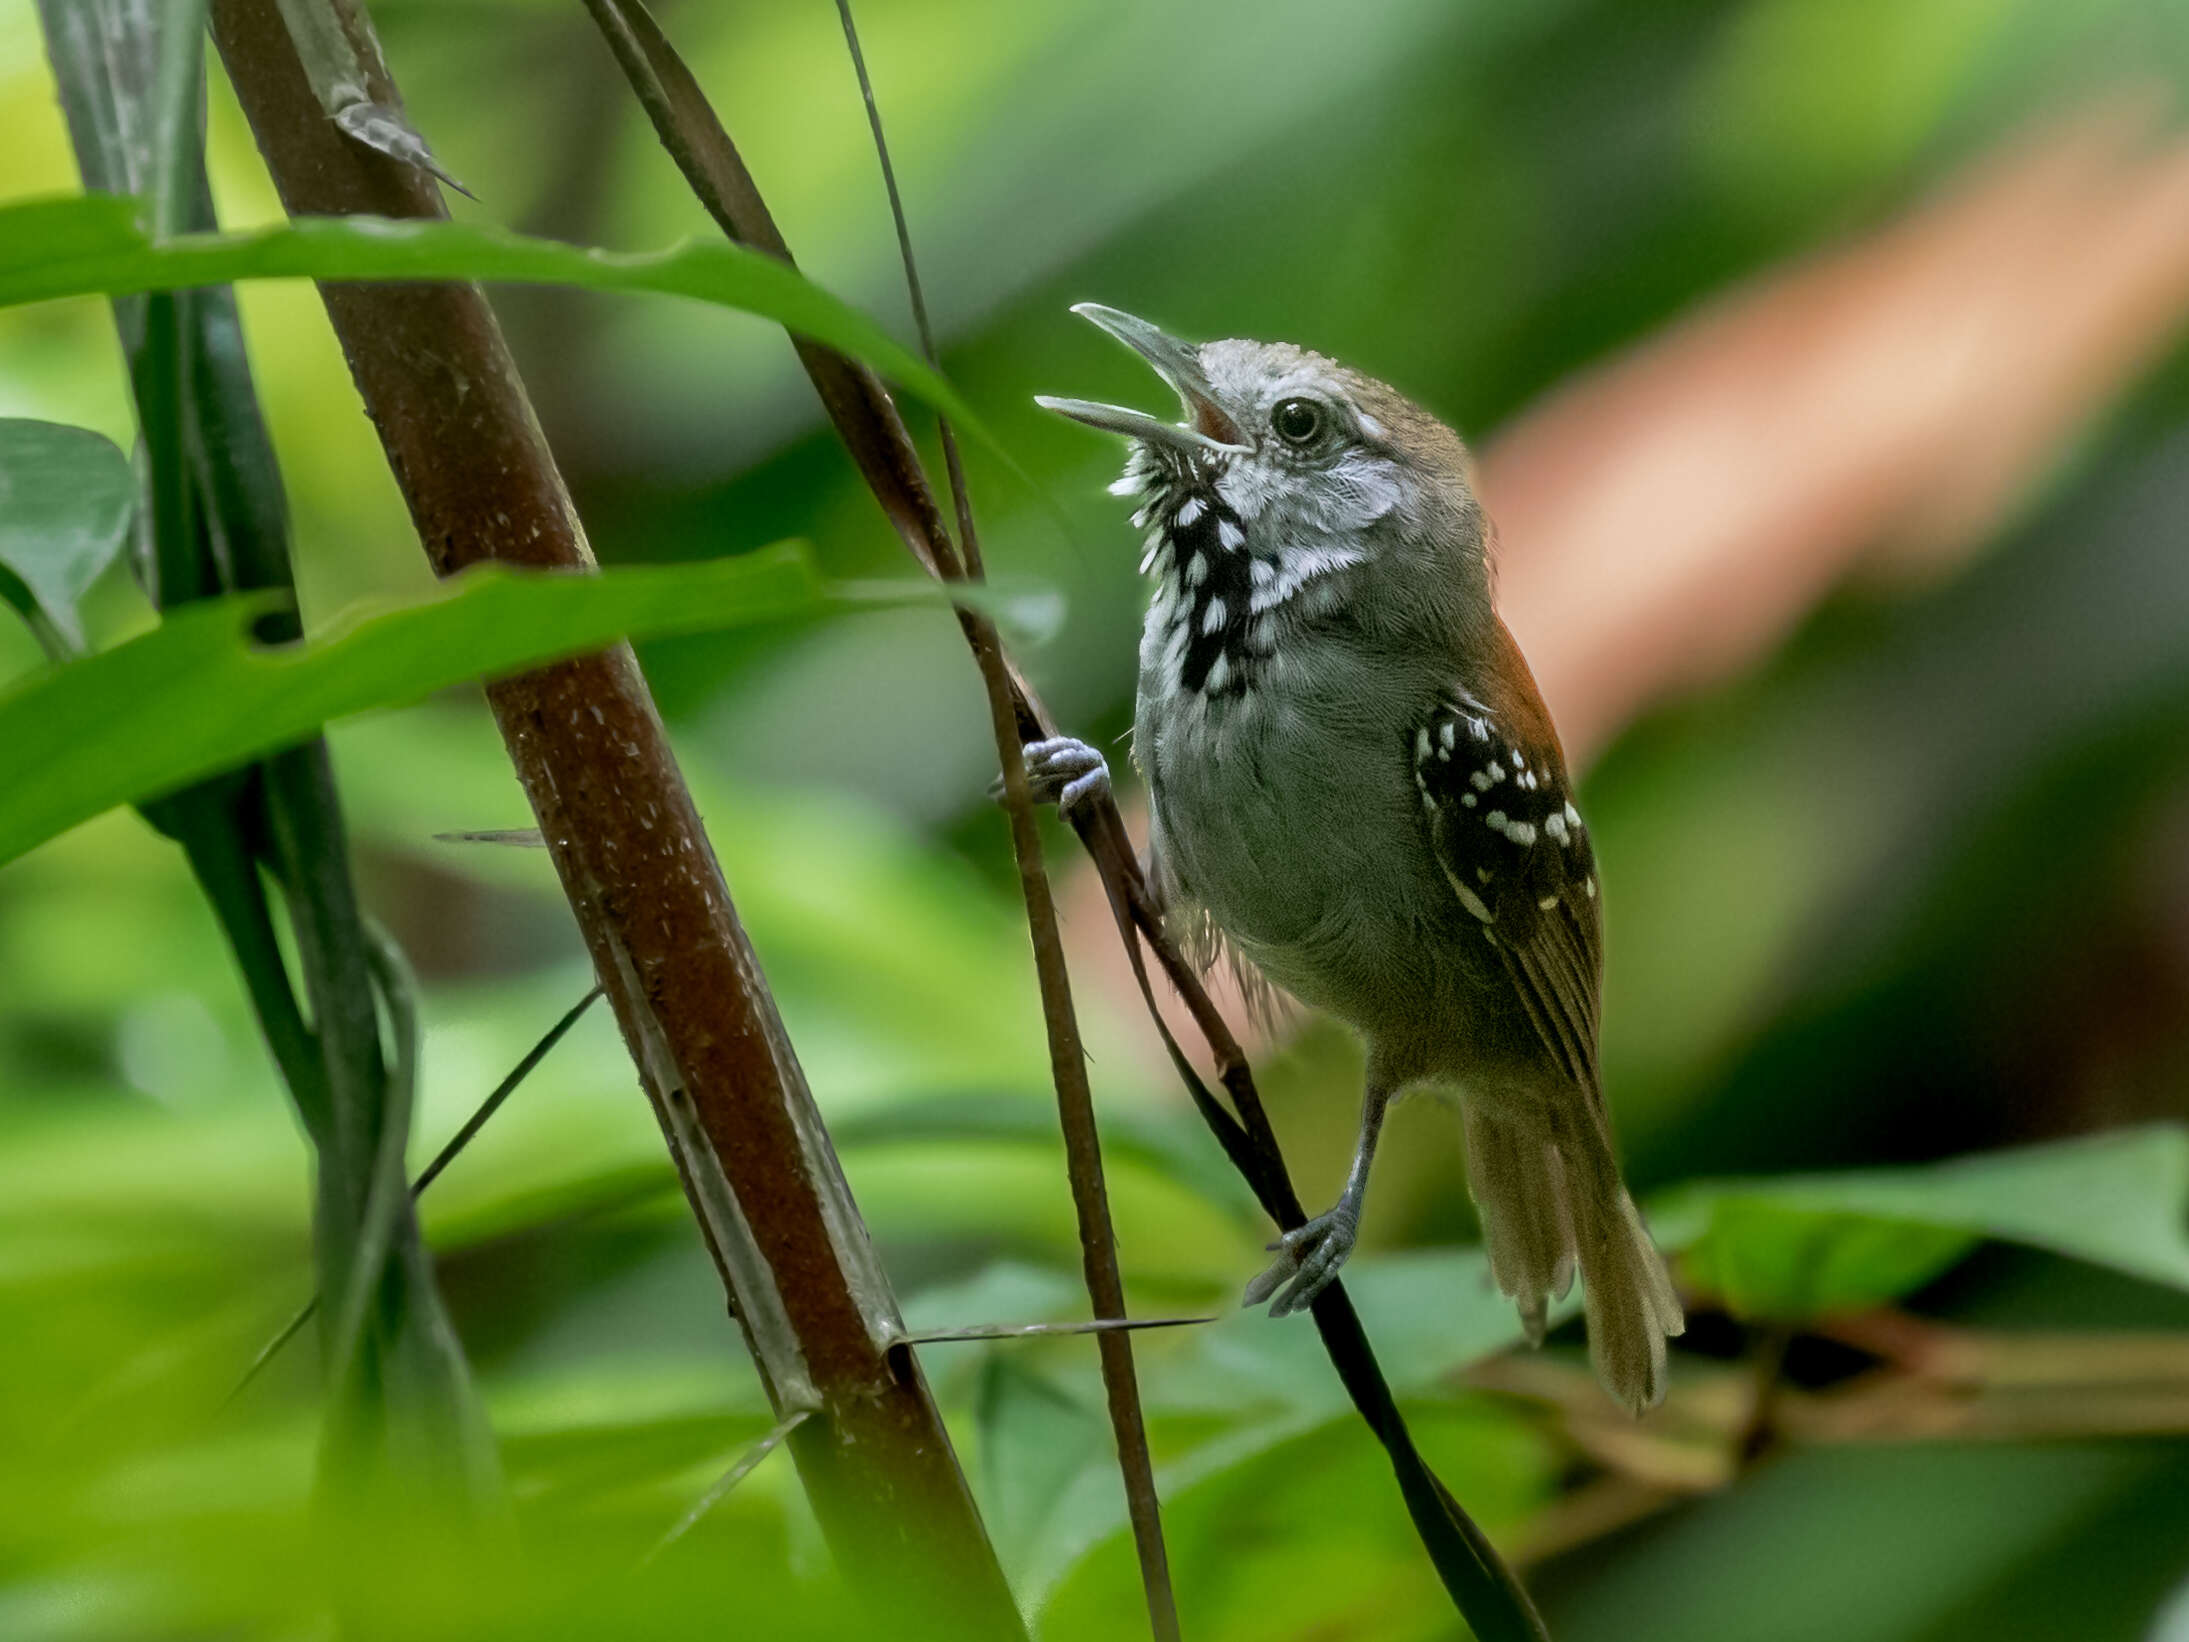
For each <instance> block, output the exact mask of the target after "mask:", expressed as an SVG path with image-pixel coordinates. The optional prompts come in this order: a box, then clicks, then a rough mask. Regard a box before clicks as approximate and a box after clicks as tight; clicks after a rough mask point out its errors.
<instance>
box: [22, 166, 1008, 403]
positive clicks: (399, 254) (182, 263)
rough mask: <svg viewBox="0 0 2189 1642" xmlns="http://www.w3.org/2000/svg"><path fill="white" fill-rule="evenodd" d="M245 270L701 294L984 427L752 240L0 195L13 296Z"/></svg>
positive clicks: (109, 289)
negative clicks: (283, 216) (254, 216)
mask: <svg viewBox="0 0 2189 1642" xmlns="http://www.w3.org/2000/svg"><path fill="white" fill-rule="evenodd" d="M245 279H317V280H337V281H350V280H360V281H362V280H372V281H387V280H484V281H490V282H499V283H503V284H512V285H575V286H580V287H583V288H585V289H587V290H596V291H647V292H653V293H656V294H659V295H664V296H681V297H689V298H691V299H693V300H694V301H698V302H710V303H713V304H715V305H716V306H717V307H723V308H734V309H736V310H738V311H739V312H741V313H749V314H754V315H757V316H759V317H760V318H763V319H770V320H773V321H774V322H775V323H777V324H779V325H781V326H783V327H784V328H785V329H786V330H789V331H791V332H794V333H795V334H797V335H799V336H804V337H810V338H812V339H813V340H815V341H817V342H825V343H827V344H828V345H829V346H830V347H832V348H836V349H839V350H841V351H842V352H844V353H847V354H851V355H853V356H854V357H856V358H859V359H864V360H866V361H867V362H868V363H870V364H872V365H873V366H874V367H875V368H876V369H877V370H880V371H881V372H882V373H883V374H885V375H887V376H888V377H890V378H891V379H892V380H893V381H896V382H898V383H900V384H902V385H903V386H904V388H905V389H906V390H907V391H909V392H912V393H915V394H917V395H919V397H920V398H922V399H924V400H926V401H927V402H928V403H929V404H931V405H933V406H934V407H935V408H936V409H938V410H944V411H947V412H949V414H950V415H951V416H952V417H953V418H954V419H956V420H958V421H960V422H962V423H965V424H966V425H968V426H970V427H973V428H975V429H978V428H979V427H980V423H979V421H978V420H977V419H976V418H974V417H973V415H972V412H971V410H970V409H969V408H968V407H967V406H966V404H965V402H964V401H963V400H961V399H960V398H959V397H958V395H957V393H956V392H955V391H954V390H953V389H952V388H951V386H950V384H949V383H948V382H946V381H944V380H943V378H942V376H941V375H940V374H939V373H938V372H936V371H934V370H933V369H931V368H929V367H928V366H927V365H925V364H923V363H922V362H921V361H920V360H919V359H918V358H917V357H916V356H915V355H914V354H912V353H911V352H910V351H909V350H907V349H906V348H904V347H903V346H901V345H900V344H899V343H897V342H896V341H894V340H893V339H892V338H891V337H890V336H889V334H888V333H887V332H886V331H884V330H883V329H882V328H881V327H880V326H879V325H877V324H875V323H874V321H873V320H871V319H869V318H867V317H866V315H864V314H862V313H860V312H859V311H858V310H857V309H856V308H853V307H851V306H849V305H848V304H846V303H844V302H842V301H840V300H839V299H837V298H836V297H833V296H831V295H829V293H828V292H826V291H824V290H822V289H821V288H820V287H819V286H818V285H815V284H814V283H813V282H812V281H810V280H808V279H807V278H806V277H805V276H804V275H803V274H801V273H799V272H798V270H797V269H795V268H793V267H791V266H789V265H788V264H787V263H783V262H779V261H777V260H776V259H775V258H774V257H770V256H764V255H762V254H761V253H759V252H757V251H749V250H746V249H745V248H744V247H742V246H737V245H719V244H700V243H696V242H695V243H690V244H684V245H679V246H674V247H672V248H671V249H669V250H666V251H652V252H638V253H625V252H616V251H600V250H591V249H588V248H586V247H584V246H578V245H565V244H562V243H560V242H559V241H555V240H546V239H533V238H529V237H527V236H525V235H523V234H513V233H510V232H508V231H507V230H506V229H501V228H493V227H486V226H482V225H479V224H474V223H458V222H396V221H391V220H388V219H385V218H380V217H303V218H299V219H298V220H296V221H294V222H290V223H285V224H283V225H282V226H280V227H278V228H263V229H259V230H256V231H254V232H249V233H240V234H186V235H182V236H179V237H177V238H175V239H172V240H168V241H166V242H165V243H164V244H155V243H154V242H153V240H152V239H151V238H150V236H148V235H147V234H146V233H145V232H144V230H143V228H142V227H141V226H139V224H138V221H137V215H136V209H135V207H134V205H133V204H132V203H131V202H130V201H128V200H121V199H112V198H108V197H105V196H83V197H75V198H66V199H55V200H32V201H29V202H27V203H24V204H21V205H12V206H6V207H0V307H9V306H14V305H16V304H19V303H25V302H46V301H51V300H53V299H54V298H57V297H70V296H97V295H106V296H119V295H129V294H133V293H136V292H142V291H167V290H184V289H188V288H190V287H193V286H199V285H226V284H231V283H233V282H235V281H237V280H245ZM983 437H984V438H986V437H988V436H987V435H985V434H984V435H983ZM991 442H993V441H992V440H991Z"/></svg>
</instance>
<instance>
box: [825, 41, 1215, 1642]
mask: <svg viewBox="0 0 2189 1642" xmlns="http://www.w3.org/2000/svg"><path fill="white" fill-rule="evenodd" d="M836 14H837V16H838V17H839V18H840V19H841V20H842V22H843V25H844V44H845V46H846V47H847V48H848V49H849V51H850V53H851V66H852V69H853V71H854V73H856V75H857V76H858V80H859V94H860V96H861V97H862V98H863V99H864V100H865V103H866V113H867V125H868V127H869V129H870V130H871V131H872V132H873V135H874V153H875V156H876V158H877V159H878V160H879V161H880V163H881V168H882V181H883V184H884V186H885V187H886V188H887V189H888V192H889V212H890V218H891V220H892V222H894V224H895V225H896V230H897V249H898V253H899V255H900V256H901V257H902V259H903V262H904V279H905V289H906V291H907V293H908V295H909V297H910V300H911V304H912V320H913V326H914V328H915V329H916V331H917V332H918V334H919V340H920V350H921V352H922V353H924V354H925V355H926V357H927V360H928V363H930V364H933V365H940V364H941V358H940V355H939V353H938V352H937V350H936V347H935V333H934V329H933V327H932V326H931V325H930V324H929V323H928V318H927V298H926V296H925V294H924V293H923V292H922V290H921V288H920V270H919V262H918V260H917V259H916V258H915V257H914V256H913V254H912V229H911V225H910V222H909V221H908V220H907V218H906V215H905V209H904V198H903V196H902V194H900V193H899V191H898V188H897V170H896V167H895V166H894V165H893V164H891V162H890V158H889V139H888V138H887V136H885V135H884V133H883V130H882V110H881V105H880V104H879V103H878V102H876V100H875V97H874V82H873V79H872V78H871V76H870V75H869V74H868V73H867V66H866V54H865V53H864V52H863V51H861V50H860V48H859V29H858V25H857V24H856V23H855V22H854V21H853V19H852V14H851V0H836ZM937 432H938V433H939V435H940V437H941V440H942V449H943V460H944V464H945V467H946V468H947V471H948V474H949V479H950V497H951V501H952V503H953V505H954V507H955V510H956V512H957V517H958V550H959V553H960V555H961V563H962V565H963V579H965V580H967V581H980V580H981V579H982V577H983V574H984V571H983V566H982V562H981V552H980V533H979V532H978V531H977V530H976V529H975V528H974V523H973V500H972V493H971V492H970V491H969V490H968V489H967V487H966V482H965V465H964V462H963V461H962V460H961V458H960V456H959V453H958V440H957V435H956V433H955V432H954V431H953V430H952V428H951V426H950V419H949V418H948V417H947V416H944V417H938V418H937ZM964 616H965V620H966V637H967V639H968V640H969V641H970V643H971V646H972V650H973V659H974V661H975V663H976V664H977V665H978V667H979V669H980V676H981V685H982V688H983V689H984V690H985V691H986V692H987V696H988V717H989V724H990V727H991V728H992V729H993V731H994V732H995V738H996V759H997V762H998V763H999V764H1000V765H1001V766H1002V769H1003V802H1004V810H1005V813H1006V815H1007V816H1008V818H1009V822H1010V830H1011V853H1012V856H1013V857H1014V859H1015V860H1016V862H1017V865H1018V877H1019V893H1020V895H1021V897H1022V898H1023V899H1024V901H1025V903H1026V925H1027V930H1028V932H1029V934H1030V935H1031V937H1032V940H1033V948H1034V972H1035V976H1036V979H1037V981H1038V982H1039V984H1040V988H1041V1015H1042V1025H1043V1027H1044V1028H1045V1029H1046V1031H1047V1034H1048V1039H1049V1071H1050V1077H1051V1080H1052V1081H1053V1082H1054V1083H1055V1085H1056V1096H1057V1118H1058V1122H1059V1125H1060V1127H1061V1128H1062V1129H1063V1131H1064V1159H1065V1174H1066V1177H1067V1178H1068V1179H1069V1181H1070V1183H1071V1189H1072V1208H1073V1211H1074V1212H1075V1214H1076V1215H1077V1216H1078V1220H1079V1246H1080V1256H1081V1263H1082V1266H1083V1268H1084V1274H1085V1278H1086V1283H1087V1298H1088V1300H1089V1301H1090V1302H1092V1304H1093V1306H1094V1312H1095V1315H1096V1316H1097V1317H1105V1318H1122V1317H1124V1316H1125V1315H1126V1312H1125V1282H1124V1277H1123V1274H1122V1273H1121V1272H1120V1271H1119V1269H1118V1261H1117V1227H1116V1225H1115V1223H1114V1222H1113V1221H1112V1220H1111V1218H1110V1194H1109V1186H1108V1184H1107V1182H1106V1181H1105V1179H1104V1176H1103V1169H1102V1136H1101V1131H1100V1129H1099V1128H1098V1126H1097V1125H1096V1122H1095V1111H1094V1091H1093V1089H1092V1088H1091V1087H1090V1086H1089V1084H1088V1081H1087V1056H1086V1051H1085V1048H1084V1047H1083V1045H1082V1043H1081V1041H1080V1034H1079V1016H1078V1012H1077V1011H1076V1010H1074V1009H1073V1007H1072V981H1071V972H1070V970H1069V969H1068V968H1067V966H1066V964H1065V961H1064V934H1063V930H1062V929H1061V927H1060V926H1059V925H1058V923H1057V913H1056V897H1055V895H1054V893H1053V892H1052V890H1051V888H1050V885H1049V875H1048V873H1047V872H1046V871H1045V870H1044V869H1043V866H1042V860H1041V835H1040V832H1039V831H1038V830H1037V829H1036V827H1035V825H1034V806H1033V798H1032V794H1031V791H1030V790H1029V788H1028V786H1027V781H1026V760H1025V756H1024V753H1023V751H1022V748H1021V738H1020V735H1019V723H1018V708H1017V704H1016V703H1015V702H1014V701H1013V700H1012V696H1011V674H1010V670H1009V668H1008V666H1007V665H1006V664H1005V662H1004V659H1003V645H1002V643H1001V641H1000V640H999V638H998V637H997V634H996V628H995V623H994V622H993V621H991V620H990V619H989V618H988V616H987V615H986V614H984V613H981V612H976V611H966V612H965V613H964ZM1095 1347H1096V1350H1097V1353H1098V1354H1099V1357H1100V1360H1101V1364H1102V1388H1103V1393H1104V1396H1105V1400H1106V1401H1107V1403H1108V1410H1109V1417H1110V1432H1111V1435H1112V1437H1113V1439H1114V1440H1115V1442H1116V1444H1117V1468H1118V1473H1119V1475H1120V1476H1121V1477H1122V1479H1123V1481H1124V1484H1125V1510H1126V1515H1127V1518H1128V1519H1129V1520H1130V1522H1131V1524H1132V1535H1133V1550H1134V1553H1135V1554H1136V1556H1137V1557H1138V1559H1139V1563H1140V1586H1141V1593H1142V1595H1143V1596H1144V1597H1145V1599H1146V1601H1147V1607H1148V1628H1149V1630H1150V1631H1151V1633H1152V1634H1153V1635H1154V1637H1155V1639H1156V1642H1178V1636H1179V1629H1178V1599H1177V1596H1176V1594H1175V1593H1174V1592H1173V1590H1172V1588H1171V1573H1170V1552H1169V1550H1168V1548H1167V1547H1166V1546H1165V1545H1164V1543H1163V1516H1162V1504H1161V1500H1160V1497H1159V1496H1158V1494H1157V1493H1156V1487H1155V1457H1154V1454H1153V1452H1152V1451H1151V1450H1150V1449H1149V1446H1148V1426H1147V1418H1146V1416H1145V1415H1144V1414H1143V1413H1142V1412H1141V1408H1140V1380H1139V1373H1138V1370H1137V1369H1136V1368H1135V1366H1134V1364H1133V1346H1132V1336H1131V1335H1130V1334H1129V1333H1128V1332H1127V1331H1125V1330H1124V1329H1107V1330H1104V1331H1103V1332H1102V1333H1100V1334H1098V1335H1097V1336H1096V1337H1095Z"/></svg>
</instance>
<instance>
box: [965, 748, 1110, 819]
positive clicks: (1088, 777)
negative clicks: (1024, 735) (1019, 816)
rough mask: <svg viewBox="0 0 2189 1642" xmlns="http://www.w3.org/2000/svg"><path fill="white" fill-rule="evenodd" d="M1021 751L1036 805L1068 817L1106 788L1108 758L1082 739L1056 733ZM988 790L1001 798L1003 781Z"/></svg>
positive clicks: (1108, 776) (1107, 790)
mask: <svg viewBox="0 0 2189 1642" xmlns="http://www.w3.org/2000/svg"><path fill="white" fill-rule="evenodd" d="M1021 751H1022V752H1023V753H1024V754H1025V757H1026V782H1027V785H1028V787H1030V788H1031V789H1032V792H1033V796H1034V802H1035V803H1037V804H1054V805H1055V806H1056V807H1057V810H1058V812H1059V813H1061V814H1063V815H1066V816H1069V815H1070V814H1071V813H1072V811H1073V810H1074V809H1075V808H1076V807H1077V806H1079V805H1081V804H1084V803H1086V802H1087V800H1088V799H1090V798H1098V797H1101V796H1104V795H1106V794H1107V793H1108V792H1109V790H1110V765H1109V761H1108V760H1107V759H1105V758H1104V757H1103V756H1102V755H1101V754H1100V753H1099V752H1097V751H1095V749H1094V748H1092V747H1090V746H1088V745H1087V743H1086V742H1084V741H1078V740H1075V739H1074V738H1072V737H1071V736H1068V735H1060V736H1056V737H1054V738H1052V739H1050V740H1048V741H1029V742H1027V743H1026V745H1025V746H1024V747H1023V748H1022V749H1021ZM990 791H991V792H992V793H993V794H994V796H996V797H998V798H1001V797H1002V796H1003V783H1002V782H1001V781H998V782H997V783H996V784H995V786H994V787H992V788H991V789H990Z"/></svg>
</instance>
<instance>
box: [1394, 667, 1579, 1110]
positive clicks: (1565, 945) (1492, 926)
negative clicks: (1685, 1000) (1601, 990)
mask: <svg viewBox="0 0 2189 1642" xmlns="http://www.w3.org/2000/svg"><path fill="white" fill-rule="evenodd" d="M1414 780H1415V784H1416V785H1417V786H1418V787H1419V788H1420V789H1421V804H1422V815H1423V822H1424V825H1425V826H1426V827H1427V829H1428V834H1429V844H1430V848H1431V850H1432V851H1433V852H1434V854H1435V856H1436V861H1437V865H1438V866H1439V867H1440V868H1442V869H1443V872H1444V877H1445V879H1446V881H1447V882H1448V883H1449V884H1450V885H1451V888H1452V893H1453V894H1454V895H1455V896H1457V897H1458V899H1459V903H1460V905H1462V906H1463V907H1465V908H1466V909H1467V912H1468V914H1469V916H1470V917H1471V918H1472V919H1473V920H1474V922H1475V923H1476V924H1477V925H1478V926H1479V927H1480V929H1481V932H1482V934H1483V936H1484V937H1485V938H1486V939H1488V941H1489V942H1490V944H1491V945H1492V946H1494V947H1495V948H1496V949H1497V952H1498V955H1499V956H1500V957H1501V958H1502V959H1503V960H1504V963H1505V969H1506V973H1507V975H1508V976H1509V977H1510V979H1511V980H1512V983H1513V986H1514V989H1515V991H1516V992H1517V993H1518V994H1519V999H1520V1002H1521V1005H1522V1006H1523V1008H1524V1009H1525V1010H1526V1012H1527V1015H1528V1018H1529V1019H1530V1020H1531V1021H1532V1022H1533V1023H1534V1025H1535V1029H1536V1033H1537V1035H1538V1036H1539V1037H1540V1038H1541V1039H1542V1040H1543V1046H1544V1048H1545V1050H1546V1051H1547V1052H1548V1053H1549V1055H1550V1057H1551V1058H1552V1060H1553V1061H1554V1063H1555V1064H1557V1065H1559V1066H1560V1067H1562V1068H1563V1069H1564V1070H1565V1071H1566V1073H1567V1075H1568V1076H1570V1077H1571V1078H1572V1079H1573V1080H1574V1082H1576V1083H1578V1084H1581V1085H1582V1086H1583V1087H1585V1088H1587V1089H1589V1090H1591V1091H1594V1090H1596V1089H1597V1088H1598V1087H1599V1080H1598V1076H1597V1060H1596V1033H1597V1021H1598V1000H1597V992H1598V987H1599V985H1600V983H1601V980H1602V975H1603V939H1602V930H1603V923H1602V913H1601V908H1600V903H1599V898H1598V887H1597V882H1596V856H1595V852H1594V851H1593V850H1592V849H1591V848H1590V846H1589V835H1588V829H1587V828H1586V827H1585V826H1583V825H1582V822H1581V816H1580V812H1579V811H1577V810H1576V809H1575V808H1574V806H1573V801H1572V798H1571V796H1570V794H1569V791H1568V788H1567V784H1566V770H1565V763H1564V760H1563V759H1562V758H1561V757H1560V755H1559V752H1558V748H1557V744H1556V742H1555V741H1554V740H1553V741H1550V742H1548V743H1545V742H1544V741H1543V740H1541V739H1540V738H1539V737H1536V736H1531V735H1527V734H1525V733H1524V732H1523V730H1522V728H1521V727H1520V726H1516V725H1514V724H1513V723H1512V722H1511V721H1510V719H1509V718H1507V717H1501V716H1500V715H1499V714H1498V713H1496V712H1495V711H1493V710H1492V709H1491V708H1490V707H1488V706H1485V705H1484V704H1483V703H1482V702H1481V701H1479V700H1477V699H1476V698H1475V697H1474V696H1473V695H1471V694H1469V693H1468V692H1466V691H1464V690H1455V691H1454V692H1453V694H1452V696H1451V698H1450V699H1449V700H1447V701H1445V702H1442V703H1440V704H1439V705H1438V706H1437V708H1436V709H1435V710H1434V711H1432V712H1431V713H1430V714H1429V716H1428V717H1427V718H1426V719H1425V720H1423V722H1422V723H1421V724H1420V725H1419V726H1418V727H1417V728H1416V730H1415V732H1414Z"/></svg>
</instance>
